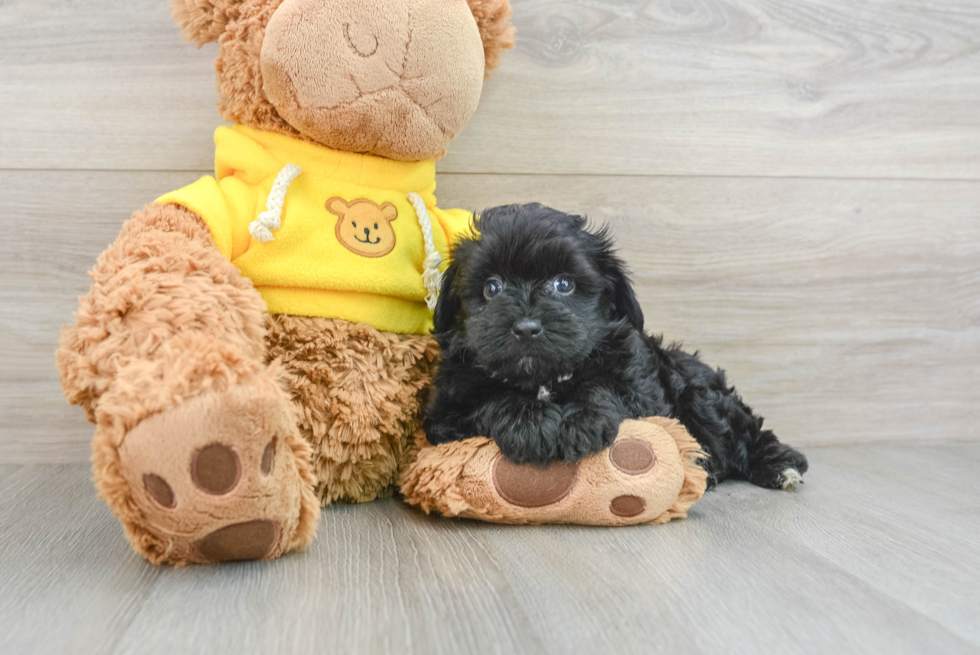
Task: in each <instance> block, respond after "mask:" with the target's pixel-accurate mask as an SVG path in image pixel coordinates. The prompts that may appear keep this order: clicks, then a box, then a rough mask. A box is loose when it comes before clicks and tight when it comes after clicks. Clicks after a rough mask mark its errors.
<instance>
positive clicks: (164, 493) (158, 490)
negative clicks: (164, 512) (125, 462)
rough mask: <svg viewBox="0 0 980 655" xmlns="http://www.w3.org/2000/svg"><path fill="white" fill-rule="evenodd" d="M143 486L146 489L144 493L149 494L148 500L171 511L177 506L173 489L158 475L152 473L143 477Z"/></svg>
mask: <svg viewBox="0 0 980 655" xmlns="http://www.w3.org/2000/svg"><path fill="white" fill-rule="evenodd" d="M143 486H144V487H145V488H146V493H147V494H149V496H150V498H152V499H153V500H155V501H157V502H158V503H160V504H161V505H162V506H164V507H166V508H167V509H173V508H174V507H176V506H177V498H176V497H175V496H174V490H173V488H172V487H171V486H170V484H169V483H168V482H167V481H166V480H164V479H163V478H161V477H160V476H159V475H156V474H154V473H147V474H146V475H144V476H143Z"/></svg>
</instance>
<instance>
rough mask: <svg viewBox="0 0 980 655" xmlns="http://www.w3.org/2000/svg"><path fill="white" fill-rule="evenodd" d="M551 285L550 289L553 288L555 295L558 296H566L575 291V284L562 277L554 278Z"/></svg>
mask: <svg viewBox="0 0 980 655" xmlns="http://www.w3.org/2000/svg"><path fill="white" fill-rule="evenodd" d="M551 285H552V288H554V290H555V293H557V294H558V295H559V296H567V295H568V294H570V293H571V292H573V291H575V282H573V281H572V280H570V279H569V278H567V277H565V276H564V275H559V276H558V277H556V278H555V280H554V282H552V283H551Z"/></svg>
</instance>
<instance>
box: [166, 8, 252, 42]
mask: <svg viewBox="0 0 980 655" xmlns="http://www.w3.org/2000/svg"><path fill="white" fill-rule="evenodd" d="M240 4H241V0H170V12H171V13H172V14H173V16H174V20H175V21H177V24H178V25H180V27H181V28H182V29H183V30H184V40H186V41H196V42H197V47H199V48H200V47H201V46H202V45H204V44H205V43H210V42H211V41H217V40H218V37H219V36H221V34H222V33H223V32H224V31H225V27H226V26H227V25H228V23H229V21H231V20H233V19H235V18H237V17H238V11H239V5H240Z"/></svg>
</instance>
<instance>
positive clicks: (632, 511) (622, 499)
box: [609, 496, 647, 518]
mask: <svg viewBox="0 0 980 655" xmlns="http://www.w3.org/2000/svg"><path fill="white" fill-rule="evenodd" d="M646 508H647V501H645V500H643V499H642V498H640V497H639V496H617V497H615V498H613V500H612V502H611V503H609V511H610V512H612V513H613V514H615V515H616V516H623V517H627V518H628V517H630V516H639V515H640V514H642V513H643V510H645V509H646Z"/></svg>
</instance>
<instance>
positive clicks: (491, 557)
mask: <svg viewBox="0 0 980 655" xmlns="http://www.w3.org/2000/svg"><path fill="white" fill-rule="evenodd" d="M809 454H810V457H811V462H812V472H811V474H810V475H809V476H808V479H807V483H806V485H804V486H803V487H802V488H801V489H800V490H799V491H796V492H773V491H765V490H761V489H758V488H756V487H752V486H750V485H748V484H745V483H726V484H724V485H722V486H721V487H720V488H719V489H718V490H717V491H715V492H712V493H710V494H709V495H708V496H706V497H705V498H704V499H703V500H702V501H701V502H700V504H698V505H696V506H695V508H694V510H693V511H692V513H691V516H690V518H689V519H688V520H687V521H681V522H677V523H673V524H669V525H666V526H641V527H635V528H622V529H596V528H570V527H531V528H529V527H502V526H492V525H486V524H481V523H477V522H471V521H459V520H447V519H441V518H436V517H426V516H425V515H423V514H421V513H419V512H417V511H415V510H413V509H411V508H409V507H407V506H406V505H404V504H402V503H400V502H399V501H396V500H391V501H384V502H376V503H370V504H366V505H358V506H345V507H334V508H331V509H328V510H326V511H325V513H324V516H323V519H322V521H321V524H320V529H319V537H318V540H317V541H316V542H314V545H313V546H312V547H311V548H310V549H309V550H308V551H307V552H305V553H302V554H297V555H291V556H287V557H285V558H283V559H281V560H279V561H277V562H273V563H247V564H234V565H225V566H217V567H189V568H185V569H171V568H158V567H153V566H151V565H149V564H147V563H146V562H144V561H143V560H142V559H140V558H139V557H138V556H136V555H135V554H134V553H133V552H132V551H130V550H129V547H128V546H127V545H126V543H125V541H124V540H123V539H122V536H121V529H120V527H119V525H118V524H117V522H116V521H115V519H114V518H113V517H112V515H111V514H110V513H109V511H108V510H107V509H106V507H105V506H104V505H103V504H102V503H101V502H99V501H98V500H96V499H95V498H94V497H93V494H92V488H91V483H90V482H89V480H88V471H87V470H86V467H85V466H84V465H78V464H74V465H61V466H50V465H24V466H3V467H0V526H3V530H2V531H0V581H2V584H0V588H2V593H0V626H3V630H2V631H0V653H8V654H11V655H12V654H15V653H16V654H18V655H30V654H32V653H38V654H41V653H44V654H48V653H72V654H73V655H87V654H88V653H100V654H111V653H141V654H145V655H149V654H152V653H161V654H167V655H170V654H173V653H181V654H188V653H202V654H208V655H223V654H225V653H227V654H229V655H231V654H237V653H246V652H254V653H279V654H282V655H286V654H292V653H303V654H305V653H309V654H311V655H312V654H316V655H322V654H323V653H391V654H392V655H404V654H405V653H424V654H430V653H433V654H434V653H446V654H447V655H457V654H459V653H467V654H469V653H473V654H476V653H501V654H508V655H509V654H513V653H624V654H625V653H644V654H650V653H668V654H670V655H686V654H688V653H704V654H705V655H716V654H717V653H726V654H735V653H745V654H746V655H758V654H760V653H780V654H781V655H793V654H796V653H864V654H871V653H887V654H889V655H898V654H902V653H928V654H931V655H952V654H955V653H977V652H980V620H978V617H980V558H978V552H980V511H978V507H977V502H976V492H977V487H976V482H975V480H976V470H977V467H980V444H943V445H889V446H852V447H841V446H837V447H829V448H819V449H814V450H811V451H810V453H809Z"/></svg>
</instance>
